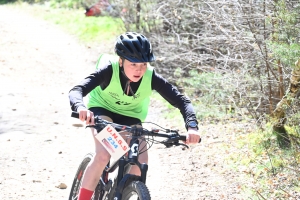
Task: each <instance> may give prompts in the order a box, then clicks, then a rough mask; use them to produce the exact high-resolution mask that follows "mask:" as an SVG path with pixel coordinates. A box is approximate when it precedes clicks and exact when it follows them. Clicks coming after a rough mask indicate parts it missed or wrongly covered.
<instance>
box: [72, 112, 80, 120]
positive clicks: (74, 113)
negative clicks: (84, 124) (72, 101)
mask: <svg viewBox="0 0 300 200" xmlns="http://www.w3.org/2000/svg"><path fill="white" fill-rule="evenodd" d="M71 117H74V118H77V119H79V113H78V112H75V111H73V112H72V114H71Z"/></svg>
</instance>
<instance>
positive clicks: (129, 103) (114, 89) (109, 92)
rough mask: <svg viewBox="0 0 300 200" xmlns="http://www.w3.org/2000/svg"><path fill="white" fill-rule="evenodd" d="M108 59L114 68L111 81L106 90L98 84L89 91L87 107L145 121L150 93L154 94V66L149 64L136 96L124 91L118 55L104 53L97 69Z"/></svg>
mask: <svg viewBox="0 0 300 200" xmlns="http://www.w3.org/2000/svg"><path fill="white" fill-rule="evenodd" d="M108 61H109V62H110V63H111V65H112V68H113V70H112V71H113V73H112V77H111V80H110V83H109V85H108V86H107V87H106V88H105V89H104V90H102V89H101V87H100V86H97V87H96V88H95V89H93V90H92V91H91V92H90V93H89V96H88V97H89V100H88V104H87V107H88V108H92V107H102V108H105V109H107V110H109V111H111V112H114V113H118V114H120V115H124V116H129V117H134V118H138V119H140V120H141V121H144V120H145V119H146V117H147V114H148V107H149V103H150V95H151V94H152V88H151V81H152V74H153V68H152V67H151V66H150V65H148V67H147V70H146V72H145V74H144V76H143V78H142V81H141V84H140V86H139V88H138V90H137V91H136V93H135V98H134V97H133V96H127V95H126V94H124V93H123V90H122V86H121V83H120V77H119V70H120V66H119V62H118V57H116V56H112V55H107V54H102V55H101V56H100V58H99V60H98V63H97V65H96V69H98V66H102V65H101V63H108Z"/></svg>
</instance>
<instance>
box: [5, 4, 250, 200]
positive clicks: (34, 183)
mask: <svg viewBox="0 0 300 200" xmlns="http://www.w3.org/2000/svg"><path fill="white" fill-rule="evenodd" d="M0 36H1V37H0V91H1V92H0V191H1V192H0V199H1V200H9V199H14V200H18V199H22V200H35V199H39V200H41V199H42V200H48V199H49V200H50V199H56V200H57V199H68V195H69V192H70V187H71V184H72V180H73V177H74V175H75V172H76V170H77V167H78V165H79V163H80V161H81V160H82V158H83V157H84V155H85V154H87V153H88V152H92V151H93V140H92V138H91V134H90V133H89V130H86V129H85V128H84V125H83V124H82V123H81V122H79V121H78V120H76V119H72V118H71V117H70V113H71V110H70V106H69V101H68V91H69V90H70V89H71V88H72V87H73V86H74V85H75V84H76V83H78V82H79V81H80V80H81V79H83V78H84V77H85V76H86V75H88V74H89V73H90V72H91V70H92V69H93V68H94V67H95V62H96V60H97V58H98V55H99V54H100V53H103V52H107V51H108V50H111V48H112V46H113V41H107V43H103V44H101V46H100V45H99V46H98V47H97V48H94V47H88V46H86V45H84V44H82V43H81V42H79V41H78V40H77V39H76V38H75V37H74V36H72V35H70V34H68V33H66V32H65V31H63V30H62V29H60V28H59V27H57V26H56V25H53V24H51V23H49V22H46V21H43V20H41V19H38V18H36V17H34V16H33V15H31V14H30V13H26V12H21V11H20V10H17V9H16V8H12V7H9V6H5V5H1V6H0ZM165 105H166V104H164V103H161V102H160V101H158V100H155V99H153V101H152V103H151V108H150V114H149V116H148V118H147V120H146V121H152V122H156V123H158V124H160V125H162V126H169V127H170V126H172V127H176V126H178V124H182V127H180V128H181V130H183V122H181V121H180V122H179V121H177V120H173V119H170V118H168V117H165V116H167V113H168V112H169V109H168V108H167V107H166V106H165ZM251 126H252V125H250V124H247V123H228V124H226V125H224V124H206V125H204V126H202V127H201V135H202V143H201V144H198V145H193V146H191V148H190V149H188V150H182V148H180V147H174V148H169V149H166V148H164V147H163V146H162V145H153V147H152V148H151V149H150V150H149V154H150V161H149V171H148V178H147V186H148V187H149V189H150V191H151V196H152V199H155V200H164V199H165V200H170V199H174V200H183V199H187V200H198V199H209V200H211V199H245V196H244V192H243V190H242V189H243V185H248V186H249V185H250V184H252V183H251V181H249V180H248V179H247V177H246V176H245V173H244V170H245V169H243V168H242V167H241V168H239V167H235V169H234V170H233V168H232V167H233V166H232V164H230V163H232V162H231V155H233V154H236V153H237V152H241V149H238V148H237V146H236V145H235V144H236V143H235V141H236V138H237V137H239V136H241V135H243V134H247V133H249V132H250V131H251ZM241 153H242V152H241ZM62 183H63V184H66V186H67V188H66V189H61V188H60V187H59V185H60V184H62Z"/></svg>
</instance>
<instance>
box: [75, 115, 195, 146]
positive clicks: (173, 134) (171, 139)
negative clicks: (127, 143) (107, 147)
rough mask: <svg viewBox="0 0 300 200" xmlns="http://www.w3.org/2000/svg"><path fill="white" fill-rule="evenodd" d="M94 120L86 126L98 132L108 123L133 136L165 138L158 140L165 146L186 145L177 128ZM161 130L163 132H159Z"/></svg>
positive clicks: (95, 118) (100, 119)
mask: <svg viewBox="0 0 300 200" xmlns="http://www.w3.org/2000/svg"><path fill="white" fill-rule="evenodd" d="M71 117H74V118H79V113H78V112H72V114H71ZM94 121H95V125H88V126H86V127H91V128H96V129H97V132H100V131H101V130H102V129H103V128H105V127H106V126H107V125H109V124H110V125H111V126H113V127H114V128H115V129H116V130H117V131H127V132H130V133H132V134H133V135H134V136H142V135H147V136H155V137H164V138H167V139H166V140H165V141H162V142H160V143H162V144H164V145H165V146H166V147H171V146H173V145H175V146H178V145H183V146H186V147H188V146H187V145H185V144H183V143H179V140H181V141H186V136H185V135H180V134H179V133H178V130H172V129H164V130H163V131H162V130H160V129H154V130H151V131H150V130H147V129H145V128H139V127H137V126H132V127H131V126H126V125H121V124H116V123H113V122H109V121H107V120H104V119H102V118H100V117H94ZM161 131H162V132H163V133H160V132H161ZM167 133H168V134H167ZM200 142H201V139H200V141H199V143H200Z"/></svg>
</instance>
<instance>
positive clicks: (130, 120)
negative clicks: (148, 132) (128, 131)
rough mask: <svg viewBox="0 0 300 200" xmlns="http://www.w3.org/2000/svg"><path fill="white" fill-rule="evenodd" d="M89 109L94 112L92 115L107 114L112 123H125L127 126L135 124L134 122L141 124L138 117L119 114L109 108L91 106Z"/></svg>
mask: <svg viewBox="0 0 300 200" xmlns="http://www.w3.org/2000/svg"><path fill="white" fill-rule="evenodd" d="M89 110H90V111H92V112H93V113H94V116H100V115H102V116H107V117H109V118H111V119H112V120H113V122H114V123H117V124H121V125H127V126H131V125H136V124H139V125H141V120H140V119H138V118H134V117H128V116H124V115H120V114H117V113H114V112H111V111H109V110H106V109H105V108H101V107H93V108H89Z"/></svg>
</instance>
